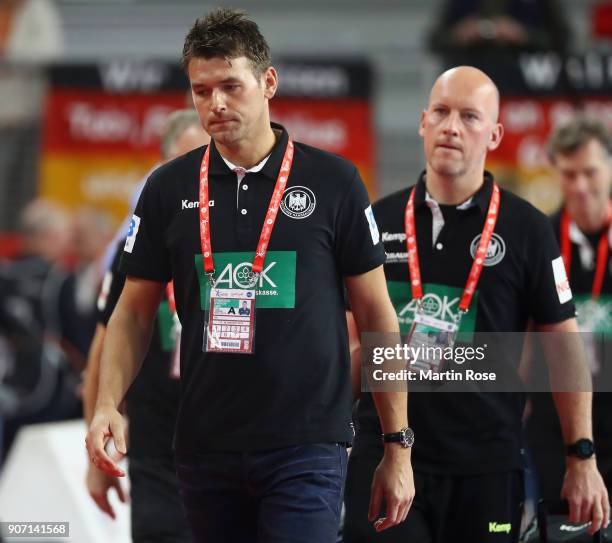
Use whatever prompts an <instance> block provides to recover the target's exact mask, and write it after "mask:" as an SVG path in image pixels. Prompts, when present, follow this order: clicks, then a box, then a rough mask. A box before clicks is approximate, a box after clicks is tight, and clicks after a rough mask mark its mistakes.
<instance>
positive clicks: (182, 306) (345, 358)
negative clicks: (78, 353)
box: [87, 9, 414, 543]
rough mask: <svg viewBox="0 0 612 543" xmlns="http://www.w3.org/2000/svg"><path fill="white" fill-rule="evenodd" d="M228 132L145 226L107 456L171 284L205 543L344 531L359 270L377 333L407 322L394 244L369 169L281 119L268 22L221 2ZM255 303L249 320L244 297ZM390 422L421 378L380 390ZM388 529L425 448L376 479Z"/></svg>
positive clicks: (185, 471) (124, 314) (116, 329)
mask: <svg viewBox="0 0 612 543" xmlns="http://www.w3.org/2000/svg"><path fill="white" fill-rule="evenodd" d="M183 66H184V67H185V68H186V70H187V73H188V76H189V80H190V83H191V89H192V94H193V99H194V105H195V107H196V109H197V111H198V113H199V116H200V120H201V122H202V126H203V128H204V129H205V130H206V131H207V132H208V133H209V134H210V135H211V137H212V141H211V144H210V145H209V146H208V147H206V148H200V149H197V150H195V151H193V152H191V153H188V154H187V155H185V156H183V157H180V158H179V159H177V160H175V161H173V162H171V163H169V164H167V165H165V166H162V167H161V168H159V169H158V170H156V171H155V173H154V174H153V175H152V176H151V177H150V179H149V180H148V182H147V185H146V186H145V188H144V190H143V193H142V196H141V198H140V201H139V203H138V206H137V208H136V212H135V214H134V217H133V218H132V221H131V225H130V233H129V235H128V238H127V241H126V245H125V251H124V255H123V269H124V271H125V272H126V273H127V275H128V278H127V281H126V284H125V288H124V290H123V293H122V295H121V298H120V300H119V303H118V305H117V307H116V310H115V312H114V313H113V316H112V317H111V320H110V321H109V325H108V331H107V337H106V340H105V343H104V351H103V358H102V366H101V378H100V389H99V395H98V402H97V406H96V414H95V416H94V419H93V421H92V424H91V427H90V431H89V434H88V438H87V445H88V451H89V454H90V456H91V457H92V460H93V461H94V462H95V463H96V465H97V466H99V467H100V468H101V469H103V470H105V471H106V472H107V473H109V474H112V475H115V476H120V475H123V472H122V471H121V470H119V469H118V468H117V466H116V464H115V462H114V461H113V460H112V459H111V458H110V457H109V456H108V454H107V453H106V452H105V450H104V444H105V441H107V440H108V439H109V438H110V437H112V438H113V439H114V441H115V443H116V445H117V448H118V450H119V451H120V452H121V453H125V450H126V448H125V440H124V433H125V423H124V420H123V418H122V417H121V415H120V414H119V413H118V411H117V406H118V405H119V402H120V401H121V398H122V397H123V394H124V393H125V390H126V389H127V387H128V386H129V383H130V382H131V380H132V379H133V377H134V375H135V374H136V372H137V371H138V365H139V363H140V360H141V358H142V355H143V353H144V351H145V349H146V345H147V341H148V337H149V333H150V326H151V321H152V318H153V315H154V312H155V310H156V309H157V305H158V303H159V299H160V296H161V293H162V291H163V287H164V284H165V283H166V282H168V281H169V280H170V279H171V278H172V279H173V280H174V287H175V296H176V305H177V311H178V316H179V318H180V321H181V324H182V327H183V328H182V339H181V381H182V382H181V391H182V397H181V405H180V408H179V416H178V422H177V428H176V435H175V449H176V458H177V471H178V477H179V482H180V485H181V492H182V497H183V502H184V504H185V509H186V513H187V518H188V521H189V523H190V525H191V528H192V531H193V534H194V539H195V540H196V541H198V542H205V543H215V542H220V541H224V542H236V543H247V542H258V543H272V542H274V543H283V542H285V543H299V542H303V543H313V542H316V543H326V542H329V543H331V542H332V541H335V538H336V534H337V529H338V522H339V517H340V509H341V498H342V491H343V487H344V476H345V472H346V462H347V454H346V445H347V443H349V442H350V441H351V440H352V433H353V432H352V421H351V386H350V364H349V352H348V341H347V330H346V320H345V313H344V296H343V282H345V283H346V285H347V290H348V294H349V297H350V300H351V305H352V308H353V310H354V313H355V317H356V319H357V322H358V323H359V325H360V327H361V329H362V330H368V331H373V332H391V333H396V332H397V331H398V325H397V318H396V317H395V314H394V312H393V308H392V306H391V304H390V301H389V298H388V296H386V295H385V283H384V273H383V270H382V263H383V261H384V252H383V250H382V246H381V243H380V239H379V235H378V230H377V227H376V223H375V222H374V219H373V216H372V214H371V208H370V205H369V202H368V197H367V193H366V191H365V188H364V186H363V183H362V182H361V180H360V177H359V174H358V172H357V169H356V168H355V166H353V165H352V164H350V163H349V162H347V161H346V160H344V159H342V158H340V157H337V156H334V155H331V154H329V153H326V152H323V151H320V150H318V149H315V148H313V147H309V146H307V145H303V144H300V143H297V142H292V140H291V138H290V136H289V134H288V133H287V132H286V130H285V129H284V128H283V127H282V126H280V125H277V124H271V123H270V114H269V105H268V103H269V100H271V99H272V97H273V96H274V94H275V93H276V89H277V86H278V76H277V73H276V70H275V69H274V67H273V66H272V65H271V62H270V57H269V49H268V45H267V43H266V41H265V39H264V37H263V36H262V35H261V33H260V32H259V29H258V28H257V25H256V24H255V23H254V22H252V21H250V20H249V19H247V18H246V17H245V15H244V14H243V13H242V12H239V11H235V10H230V9H218V10H215V11H213V12H211V13H210V14H209V15H208V16H207V17H205V18H203V19H199V20H198V21H197V22H196V23H195V25H194V26H193V28H192V29H191V30H190V32H189V33H188V35H187V38H186V40H185V47H184V52H183ZM244 301H247V302H248V304H247V305H248V306H249V307H250V308H251V311H250V315H249V316H248V318H245V317H244V316H240V315H236V311H235V308H236V307H240V305H241V304H242V303H243V302H244ZM375 401H376V404H377V409H378V412H379V414H380V418H381V425H382V427H383V428H384V429H385V431H386V432H389V433H393V432H398V431H400V430H401V429H402V428H404V427H405V425H406V395H405V393H404V394H402V393H380V394H377V395H375ZM372 486H373V488H374V490H375V492H376V493H377V494H378V495H380V496H381V497H383V496H384V497H385V499H386V500H387V504H388V508H389V513H388V515H387V520H386V521H385V522H384V525H383V526H382V527H381V528H382V529H384V528H387V527H391V526H394V525H396V524H397V523H399V522H401V521H402V520H403V519H404V518H405V517H406V515H407V513H408V509H409V507H410V503H411V501H412V496H413V494H414V492H413V483H412V470H411V466H410V449H409V448H405V447H403V446H401V445H400V444H399V443H389V444H388V446H387V448H386V452H385V454H384V457H383V459H382V461H381V463H380V465H379V467H378V470H377V473H376V475H375V476H374V480H373V482H372Z"/></svg>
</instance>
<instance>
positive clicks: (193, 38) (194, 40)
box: [181, 8, 271, 77]
mask: <svg viewBox="0 0 612 543" xmlns="http://www.w3.org/2000/svg"><path fill="white" fill-rule="evenodd" d="M246 15H247V14H246V12H244V11H242V10H237V9H232V8H218V9H215V10H213V11H211V12H210V13H209V14H208V15H206V17H204V18H202V19H197V20H196V22H195V24H194V25H193V27H192V28H191V30H190V31H189V32H188V33H187V36H186V37H185V45H184V46H183V56H182V59H181V66H182V67H183V69H185V70H187V67H188V66H189V62H190V61H191V59H193V58H198V57H201V58H206V59H209V58H214V57H221V58H224V59H226V60H231V59H234V58H238V57H243V56H244V57H246V58H248V59H249V60H250V61H251V65H252V68H253V73H254V74H255V75H256V76H257V77H259V76H260V75H261V74H262V73H263V72H264V71H265V70H267V69H268V68H269V67H270V64H271V60H270V48H269V47H268V43H267V42H266V39H265V38H264V37H263V35H262V34H261V32H260V31H259V27H258V26H257V24H256V23H254V22H253V21H251V20H250V19H247V16H246Z"/></svg>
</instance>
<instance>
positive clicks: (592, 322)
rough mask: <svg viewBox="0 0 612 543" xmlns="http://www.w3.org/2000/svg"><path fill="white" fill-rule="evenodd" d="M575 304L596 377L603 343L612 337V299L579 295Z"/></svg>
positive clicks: (590, 366) (591, 367)
mask: <svg viewBox="0 0 612 543" xmlns="http://www.w3.org/2000/svg"><path fill="white" fill-rule="evenodd" d="M574 303H575V304H576V314H577V320H578V327H579V329H580V332H581V336H582V340H583V344H584V347H585V351H586V357H587V362H588V364H589V369H590V370H591V375H593V376H596V375H597V374H598V373H599V372H600V370H601V355H602V352H601V351H602V346H603V341H607V340H610V338H611V336H612V297H610V296H606V295H604V294H602V295H600V296H599V298H598V299H597V300H593V298H592V297H591V295H590V294H578V295H575V296H574Z"/></svg>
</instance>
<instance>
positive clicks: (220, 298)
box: [203, 288, 255, 354]
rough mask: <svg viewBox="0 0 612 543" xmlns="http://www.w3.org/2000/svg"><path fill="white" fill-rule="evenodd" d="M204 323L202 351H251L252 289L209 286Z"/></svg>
mask: <svg viewBox="0 0 612 543" xmlns="http://www.w3.org/2000/svg"><path fill="white" fill-rule="evenodd" d="M205 326H206V328H205V330H206V334H204V336H205V339H204V345H203V347H204V349H203V350H204V352H216V353H239V354H252V353H253V350H254V347H255V346H254V344H253V339H254V337H255V290H241V289H229V288H213V289H211V291H210V305H209V311H208V313H207V314H206V319H205Z"/></svg>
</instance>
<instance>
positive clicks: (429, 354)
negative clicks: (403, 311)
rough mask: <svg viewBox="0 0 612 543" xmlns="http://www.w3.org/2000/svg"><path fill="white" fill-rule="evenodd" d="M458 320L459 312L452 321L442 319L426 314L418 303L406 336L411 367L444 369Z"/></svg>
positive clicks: (452, 345)
mask: <svg viewBox="0 0 612 543" xmlns="http://www.w3.org/2000/svg"><path fill="white" fill-rule="evenodd" d="M460 322H461V313H460V312H459V313H457V314H456V315H455V318H454V320H453V321H450V322H449V321H444V320H441V319H437V318H435V317H431V316H429V315H426V314H425V313H424V311H423V308H422V303H419V307H418V308H417V311H416V314H415V316H414V321H413V322H412V327H411V328H410V332H409V333H408V338H407V343H408V349H409V352H410V353H411V358H410V360H409V363H410V365H411V367H412V368H413V369H419V370H432V371H435V372H442V371H445V370H446V363H445V362H446V360H448V358H449V351H451V353H452V349H453V347H454V345H455V339H456V337H457V332H458V331H459V326H460Z"/></svg>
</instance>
